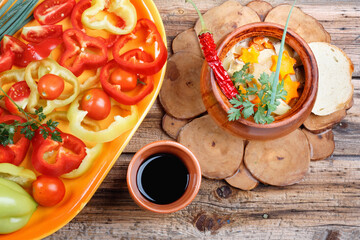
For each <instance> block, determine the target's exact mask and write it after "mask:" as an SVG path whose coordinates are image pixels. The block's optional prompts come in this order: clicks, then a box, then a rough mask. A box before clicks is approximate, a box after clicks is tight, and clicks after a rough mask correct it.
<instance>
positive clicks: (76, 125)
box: [67, 95, 139, 143]
mask: <svg viewBox="0 0 360 240" xmlns="http://www.w3.org/2000/svg"><path fill="white" fill-rule="evenodd" d="M81 98H82V95H80V96H79V97H77V98H76V100H75V101H74V102H73V103H72V104H71V105H70V108H69V110H68V114H67V117H68V119H69V127H70V131H71V133H72V134H74V135H75V136H77V137H78V138H80V139H86V141H89V142H94V143H104V142H110V141H112V140H114V139H115V138H117V137H119V136H120V135H121V134H123V133H125V132H126V131H128V130H130V129H132V128H133V127H134V126H135V124H136V123H137V120H138V118H139V113H138V109H137V106H136V105H132V106H125V105H121V104H119V103H117V102H116V101H114V100H112V102H111V103H112V105H118V106H120V107H121V108H123V109H129V111H130V115H128V116H126V117H122V116H120V115H116V116H115V117H114V122H112V123H111V124H110V125H109V126H108V127H107V128H106V129H103V130H99V131H92V130H88V129H86V128H84V127H83V126H82V125H81V123H82V122H83V121H84V118H85V116H86V114H87V111H83V110H80V109H79V101H80V100H81Z"/></svg>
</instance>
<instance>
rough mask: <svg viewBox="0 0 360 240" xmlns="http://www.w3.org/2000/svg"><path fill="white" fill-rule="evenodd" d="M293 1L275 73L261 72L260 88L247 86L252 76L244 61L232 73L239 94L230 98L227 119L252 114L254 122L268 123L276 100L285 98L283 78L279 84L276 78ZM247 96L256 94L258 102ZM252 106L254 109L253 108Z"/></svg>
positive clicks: (271, 117) (236, 118)
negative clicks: (230, 105) (240, 67)
mask: <svg viewBox="0 0 360 240" xmlns="http://www.w3.org/2000/svg"><path fill="white" fill-rule="evenodd" d="M295 3H296V0H295V1H294V3H293V5H292V7H291V9H290V12H289V15H288V18H287V20H286V24H285V28H284V32H283V36H282V39H281V44H280V49H279V57H278V61H277V65H276V71H275V73H272V74H271V75H269V74H267V73H262V74H261V75H260V78H259V79H258V80H259V82H260V84H261V87H260V88H258V87H257V86H256V85H255V84H254V86H253V87H247V82H250V81H251V80H252V79H253V78H254V76H253V75H252V74H249V73H247V72H246V71H247V69H248V68H249V63H246V64H245V65H244V66H243V68H242V69H241V70H240V71H237V72H235V73H234V74H233V76H232V81H233V83H234V85H235V87H237V89H238V91H239V94H238V95H236V97H235V98H233V99H230V103H231V104H232V105H233V107H232V108H231V109H230V110H229V111H228V119H229V121H235V120H238V119H239V118H240V117H244V118H245V119H247V118H249V117H250V116H254V121H255V122H256V123H261V124H265V123H267V124H269V123H272V122H273V121H274V117H273V116H272V115H271V113H272V112H273V111H275V110H276V108H277V106H279V104H280V101H278V100H280V99H283V100H285V96H286V95H287V92H286V91H285V90H284V80H282V81H281V82H280V84H279V80H278V79H279V74H280V67H281V60H282V55H283V51H284V45H285V37H286V32H287V28H288V24H289V20H290V15H291V12H292V10H293V8H294V6H295ZM240 86H242V88H243V91H245V93H242V91H241V90H240ZM249 96H258V97H259V100H260V102H259V103H256V104H255V103H252V102H251V101H250V99H249ZM254 107H255V109H256V110H254Z"/></svg>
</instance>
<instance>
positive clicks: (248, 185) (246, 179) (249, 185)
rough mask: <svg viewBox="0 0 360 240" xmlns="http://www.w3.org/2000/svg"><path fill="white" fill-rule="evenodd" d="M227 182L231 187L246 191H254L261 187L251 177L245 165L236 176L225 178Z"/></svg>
mask: <svg viewBox="0 0 360 240" xmlns="http://www.w3.org/2000/svg"><path fill="white" fill-rule="evenodd" d="M225 181H226V182H227V183H228V184H230V185H231V186H233V187H235V188H239V189H241V190H245V191H247V190H252V189H254V188H256V187H257V186H258V185H259V181H258V180H256V179H255V178H254V177H253V176H252V175H251V173H250V172H249V170H247V169H246V167H245V165H244V163H241V164H240V167H239V170H238V171H237V173H235V175H234V176H231V177H229V178H225Z"/></svg>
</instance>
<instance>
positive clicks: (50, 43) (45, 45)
mask: <svg viewBox="0 0 360 240" xmlns="http://www.w3.org/2000/svg"><path fill="white" fill-rule="evenodd" d="M62 42H63V40H62V38H46V39H44V40H43V41H41V42H39V43H28V44H27V45H26V48H25V51H24V53H23V56H22V58H21V65H23V66H24V67H26V66H27V65H28V64H29V63H30V62H33V61H36V60H42V59H44V58H47V57H48V56H49V55H50V53H51V51H52V50H54V49H55V48H56V47H57V46H58V45H60V44H61V43H62Z"/></svg>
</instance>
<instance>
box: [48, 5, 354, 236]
mask: <svg viewBox="0 0 360 240" xmlns="http://www.w3.org/2000/svg"><path fill="white" fill-rule="evenodd" d="M154 1H155V3H156V5H157V7H158V9H159V10H160V13H161V16H162V18H163V21H164V24H165V28H166V31H167V35H168V44H169V46H171V45H170V44H171V40H172V39H173V38H174V37H175V36H176V35H177V34H178V33H180V32H182V31H184V30H186V29H188V28H190V27H192V26H193V25H194V23H195V21H196V20H197V15H196V14H195V11H194V10H193V9H192V7H191V6H190V5H189V4H185V3H184V1H183V0H154ZM223 2H225V0H213V1H206V0H198V1H197V4H198V6H199V8H200V10H201V11H202V12H205V11H206V10H207V9H209V8H211V7H214V6H216V5H219V4H221V3H223ZM240 2H241V3H242V4H243V5H246V4H247V3H248V2H249V0H246V1H243V0H241V1H240ZM269 2H270V3H271V4H272V5H273V6H276V5H277V4H280V3H284V2H286V3H292V0H291V1H290V0H287V1H282V0H269ZM297 5H298V6H300V7H301V8H302V9H303V11H304V12H306V13H308V14H310V15H312V16H314V17H315V18H317V19H318V20H319V21H320V22H321V23H322V24H323V25H324V27H325V29H326V30H327V31H328V32H329V33H330V34H331V36H332V42H333V43H334V44H335V45H337V46H339V47H340V48H343V49H344V50H345V52H346V53H347V54H348V55H349V56H350V58H351V59H352V61H353V62H354V65H355V73H354V76H355V79H354V81H353V82H354V86H355V95H354V100H355V103H354V106H353V108H352V109H351V110H350V111H349V112H348V116H347V117H346V118H345V119H344V120H343V121H342V123H341V124H339V125H338V126H336V127H335V129H334V134H335V141H336V148H335V152H334V155H333V156H331V157H330V158H329V159H328V160H324V161H317V162H311V166H310V172H309V173H308V174H307V176H306V177H305V179H304V180H303V181H302V182H300V183H299V184H297V185H294V186H289V187H285V188H277V187H269V186H264V185H260V186H259V187H258V188H256V189H255V190H254V191H251V192H244V191H241V190H237V189H235V188H232V187H229V185H228V184H227V183H226V182H225V181H215V180H207V179H203V183H202V186H201V189H200V192H199V194H198V196H197V197H196V198H195V200H194V202H193V203H192V204H191V205H190V206H188V207H187V208H185V209H184V210H182V211H179V212H176V213H173V214H168V215H157V214H153V213H150V212H146V211H143V210H141V209H140V208H139V207H138V206H137V205H136V204H135V203H134V202H133V201H132V199H131V197H130V195H129V193H128V191H127V187H126V180H125V178H126V171H127V166H128V163H129V161H130V159H131V157H132V156H133V153H134V152H136V151H137V150H138V149H139V148H140V147H142V146H144V145H145V144H147V143H150V142H153V141H156V140H163V139H170V137H169V136H167V135H166V134H165V133H164V132H163V131H162V130H161V118H162V116H163V113H164V112H163V110H162V108H161V106H160V104H159V102H158V101H157V102H156V103H155V105H154V106H153V107H152V109H151V111H150V112H149V114H148V116H147V117H146V119H145V120H144V122H143V123H142V125H141V126H140V128H139V130H138V131H137V132H136V134H135V135H134V137H133V139H132V140H131V141H130V143H129V145H128V146H127V148H126V149H125V151H124V154H122V155H121V156H120V158H119V159H118V161H117V163H116V164H115V165H114V167H113V169H112V170H111V171H110V173H109V175H108V176H107V178H106V179H105V180H104V182H103V183H102V185H101V186H100V188H99V190H98V191H97V192H96V193H95V195H94V197H93V198H92V200H91V201H90V202H89V203H88V204H87V206H86V207H85V208H84V209H83V210H82V212H80V214H79V215H78V216H77V217H76V218H75V219H74V220H73V221H71V222H70V223H69V224H67V225H66V226H65V227H63V228H62V229H60V230H59V231H58V232H57V233H55V234H53V235H52V236H50V237H48V239H120V238H121V239H130V238H142V239H144V238H146V239H148V238H151V239H158V238H160V239H180V238H181V239H184V238H189V239H208V238H209V237H211V238H213V239H229V238H232V239H248V238H249V239H327V240H328V239H360V210H359V206H360V198H359V196H360V187H359V186H360V148H359V141H360V140H359V139H360V79H359V78H358V79H356V77H360V35H359V34H360V5H359V1H358V0H353V1H345V0H340V1H339V0H317V1H313V0H298V1H297ZM169 52H170V53H171V50H169ZM219 194H220V195H219ZM220 196H222V197H220ZM265 214H266V215H265ZM266 217H267V218H266Z"/></svg>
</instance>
